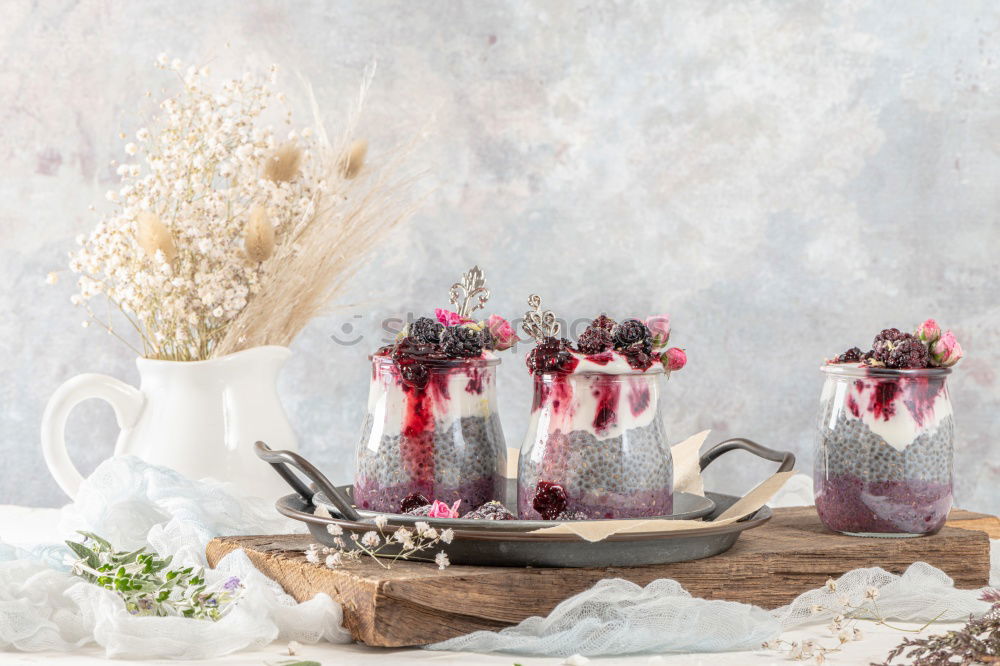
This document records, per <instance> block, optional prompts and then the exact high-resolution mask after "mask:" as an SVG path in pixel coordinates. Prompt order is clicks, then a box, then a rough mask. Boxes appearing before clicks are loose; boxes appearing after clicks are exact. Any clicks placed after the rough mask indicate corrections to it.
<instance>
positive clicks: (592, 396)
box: [527, 374, 660, 450]
mask: <svg viewBox="0 0 1000 666" xmlns="http://www.w3.org/2000/svg"><path fill="white" fill-rule="evenodd" d="M601 379H602V378H601V376H599V375H576V374H570V375H566V376H565V379H564V380H563V381H564V382H565V383H564V384H560V382H551V383H547V387H548V389H549V390H550V391H552V393H553V395H552V396H550V397H549V398H548V399H547V400H546V402H545V404H543V405H542V406H541V407H540V408H538V409H533V410H532V412H531V418H530V422H529V424H528V435H527V436H528V437H537V438H539V439H542V438H546V437H547V436H548V435H549V433H553V432H555V431H556V430H559V431H561V432H562V433H563V434H569V433H571V432H574V431H577V430H580V431H583V432H586V433H589V434H591V435H593V436H594V437H595V438H596V439H598V440H606V439H611V438H613V437H620V436H621V434H622V433H623V432H624V431H626V430H632V429H634V428H642V427H645V426H648V425H649V424H650V423H652V421H653V419H654V418H656V415H657V411H658V406H659V401H660V385H659V382H658V381H657V380H656V377H655V375H633V376H618V377H616V378H615V380H614V383H615V384H616V385H617V386H618V387H619V388H618V395H617V396H616V397H615V398H614V399H613V400H610V399H607V398H604V396H607V395H608V388H607V386H606V384H607V380H606V379H605V385H604V386H602V385H601ZM643 393H648V399H644V398H643V397H641V396H642V394H643ZM602 398H603V399H602ZM557 400H558V406H557V405H556V404H555V401H557ZM642 402H645V405H644V406H642V407H641V408H640V409H637V410H636V412H635V413H633V409H632V405H633V404H637V405H640V404H641V403H642ZM602 406H610V407H612V408H613V409H614V413H615V418H614V419H613V420H610V421H608V422H607V424H606V427H603V428H601V429H597V428H596V427H595V426H594V422H595V420H596V419H597V413H598V410H599V409H600V408H601V407H602ZM536 450H539V449H538V447H536Z"/></svg>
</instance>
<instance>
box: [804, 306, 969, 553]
mask: <svg viewBox="0 0 1000 666" xmlns="http://www.w3.org/2000/svg"><path fill="white" fill-rule="evenodd" d="M928 323H933V321H931V320H929V322H928ZM926 326H927V323H925V324H924V325H923V326H922V327H921V328H920V329H918V333H917V335H909V334H904V333H900V332H899V331H898V330H896V329H887V330H886V331H883V332H882V333H880V334H879V336H878V337H876V339H875V344H874V345H873V346H874V349H873V351H871V352H868V353H867V354H861V352H860V350H858V349H857V348H855V349H853V350H849V351H848V352H845V354H842V355H841V356H839V357H837V358H836V359H833V360H832V361H830V362H828V364H827V365H826V366H824V367H823V368H822V370H823V371H824V373H825V374H826V376H827V377H826V382H825V384H824V387H823V393H822V396H821V408H820V422H819V432H818V436H817V448H816V460H815V464H814V471H813V477H814V482H815V494H816V510H817V512H818V513H819V516H820V519H821V520H822V521H823V523H824V524H825V525H826V526H827V527H829V528H830V529H832V530H835V531H838V532H843V533H846V534H851V535H858V536H873V535H874V536H918V535H923V534H932V533H934V532H936V531H938V530H939V529H941V526H942V525H944V522H945V520H946V519H947V516H948V511H949V510H950V509H951V506H952V491H953V478H952V476H953V468H954V462H953V459H954V437H955V422H954V417H953V415H952V408H951V400H950V397H949V394H948V388H947V386H946V383H945V380H946V378H947V376H948V374H950V372H951V370H950V368H949V367H947V366H946V365H944V364H943V363H942V362H941V361H940V359H941V358H944V361H945V362H947V361H949V360H951V363H952V364H953V363H954V362H956V361H957V360H958V358H959V357H960V356H961V349H960V348H959V349H958V353H957V354H953V355H952V356H951V357H941V356H940V355H939V360H938V361H935V355H934V352H935V345H934V342H935V341H936V339H937V338H934V339H932V340H931V341H930V343H927V342H924V341H923V339H922V338H921V337H920V334H921V332H922V331H923V330H924V327H926ZM935 327H936V325H935ZM931 335H933V333H932V334H931ZM928 337H931V336H928ZM901 349H902V350H903V351H902V352H900V350H901ZM845 356H846V358H845Z"/></svg>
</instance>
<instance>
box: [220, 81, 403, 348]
mask: <svg viewBox="0 0 1000 666" xmlns="http://www.w3.org/2000/svg"><path fill="white" fill-rule="evenodd" d="M372 72H373V70H372V69H370V70H369V71H368V72H367V73H366V77H365V79H364V81H363V83H362V95H361V98H360V100H359V107H360V102H363V100H364V94H365V92H366V91H367V88H368V84H369V82H370V80H371V73H372ZM306 87H307V92H308V93H309V96H310V99H311V102H312V106H313V110H314V113H316V114H317V122H316V126H317V130H316V131H317V137H318V138H319V142H320V146H321V149H320V150H319V151H317V153H316V154H315V155H314V159H319V160H321V161H320V167H321V168H322V169H323V171H324V172H325V178H324V181H325V182H326V183H327V188H326V189H325V190H324V191H323V192H322V193H321V194H320V195H319V196H318V197H317V199H316V201H315V205H314V207H313V208H312V209H311V212H310V214H309V215H308V216H304V217H303V219H300V220H297V221H295V222H293V224H292V225H291V228H289V229H288V230H287V231H284V232H282V235H281V238H280V242H278V243H277V245H276V247H275V250H274V254H273V255H272V256H271V257H270V259H268V261H267V263H266V264H264V265H263V268H264V274H263V275H262V276H261V281H260V287H259V289H258V290H257V291H256V293H254V294H253V296H252V297H251V298H250V300H249V302H248V303H247V305H246V307H245V308H244V309H243V311H242V312H240V314H239V316H238V317H236V318H235V319H234V320H233V321H231V322H230V324H229V325H228V326H227V328H226V331H225V333H224V335H223V337H222V338H221V339H220V340H219V342H218V344H217V345H216V347H215V348H214V350H213V353H212V355H213V356H223V355H225V354H231V353H233V352H236V351H240V350H242V349H248V348H250V347H256V346H259V345H286V346H287V345H288V344H290V343H291V342H292V340H293V339H294V338H295V336H296V335H298V334H299V332H300V331H302V329H303V328H305V326H306V325H307V324H308V323H309V321H310V320H312V319H313V318H314V317H316V316H317V315H319V314H321V313H323V312H324V311H325V310H326V309H327V308H328V307H329V306H330V304H331V302H332V301H333V300H334V299H335V298H336V297H337V296H339V295H340V294H342V293H343V292H344V290H345V289H346V288H347V286H348V284H349V281H350V279H351V278H352V277H353V276H354V275H355V273H356V272H357V270H358V269H359V268H360V267H361V265H362V264H363V263H364V261H365V259H366V258H367V257H368V256H369V254H370V253H371V252H372V250H374V249H375V247H376V246H377V245H378V243H379V242H380V241H381V240H382V239H384V238H385V237H386V235H387V234H388V233H389V232H390V231H391V230H392V229H394V228H395V227H396V226H398V225H399V224H400V223H401V222H402V221H403V220H404V219H406V217H408V216H409V215H410V214H411V213H412V212H413V210H415V208H416V205H417V203H415V201H418V200H417V199H415V198H414V197H413V196H412V194H413V191H414V185H415V183H416V182H417V180H418V179H419V178H420V177H421V176H422V174H415V175H410V176H407V175H403V174H402V171H403V169H402V164H403V161H404V159H405V157H406V156H407V155H408V154H409V153H410V152H412V150H413V148H414V147H415V146H416V144H417V141H418V138H417V137H414V139H413V140H412V141H410V142H409V143H408V144H406V145H405V146H403V147H402V148H401V149H399V150H394V151H391V152H390V153H389V155H388V156H387V158H386V159H385V160H384V161H381V162H378V161H376V162H371V163H369V165H368V167H367V168H366V169H364V172H363V174H362V176H361V177H358V178H354V179H351V180H344V179H343V178H342V174H343V171H342V169H343V156H344V155H347V154H348V151H349V149H350V147H351V146H352V144H353V143H354V141H353V139H352V136H353V133H354V130H355V127H356V122H357V118H358V108H355V109H354V110H353V112H352V113H351V115H350V117H349V121H348V123H347V126H346V127H345V131H344V133H343V135H342V138H341V139H340V140H339V141H338V142H337V145H331V144H330V141H329V138H328V136H327V135H326V133H325V131H324V130H323V129H322V123H320V122H319V121H318V105H317V104H316V103H315V99H314V98H313V97H312V91H311V90H310V89H309V88H308V84H306Z"/></svg>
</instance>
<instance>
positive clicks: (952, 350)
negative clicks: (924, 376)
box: [931, 331, 962, 368]
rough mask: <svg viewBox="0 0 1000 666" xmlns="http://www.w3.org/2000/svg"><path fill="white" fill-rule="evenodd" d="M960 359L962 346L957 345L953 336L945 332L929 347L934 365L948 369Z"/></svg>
mask: <svg viewBox="0 0 1000 666" xmlns="http://www.w3.org/2000/svg"><path fill="white" fill-rule="evenodd" d="M961 358H962V345H960V344H958V340H956V339H955V334H954V333H952V332H951V331H945V332H944V333H942V334H941V337H940V338H938V340H937V342H935V343H934V344H933V345H931V360H932V361H933V362H934V365H939V366H941V367H943V368H949V367H951V366H953V365H955V364H956V363H958V361H959V359H961Z"/></svg>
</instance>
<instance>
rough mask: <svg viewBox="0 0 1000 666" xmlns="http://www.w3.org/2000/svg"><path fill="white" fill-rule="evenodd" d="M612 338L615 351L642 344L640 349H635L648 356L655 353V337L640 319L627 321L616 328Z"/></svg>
mask: <svg viewBox="0 0 1000 666" xmlns="http://www.w3.org/2000/svg"><path fill="white" fill-rule="evenodd" d="M611 338H612V341H613V342H614V345H615V349H619V350H620V349H625V348H627V347H631V346H632V345H634V344H636V343H641V346H640V347H636V348H634V349H641V350H642V351H644V352H645V353H647V354H649V353H651V352H652V351H653V335H652V334H651V333H650V332H649V329H648V328H647V327H646V325H645V324H643V323H642V322H641V321H639V320H638V319H626V320H625V321H623V322H622V323H620V324H618V325H617V326H615V327H614V329H613V330H612V331H611Z"/></svg>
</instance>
